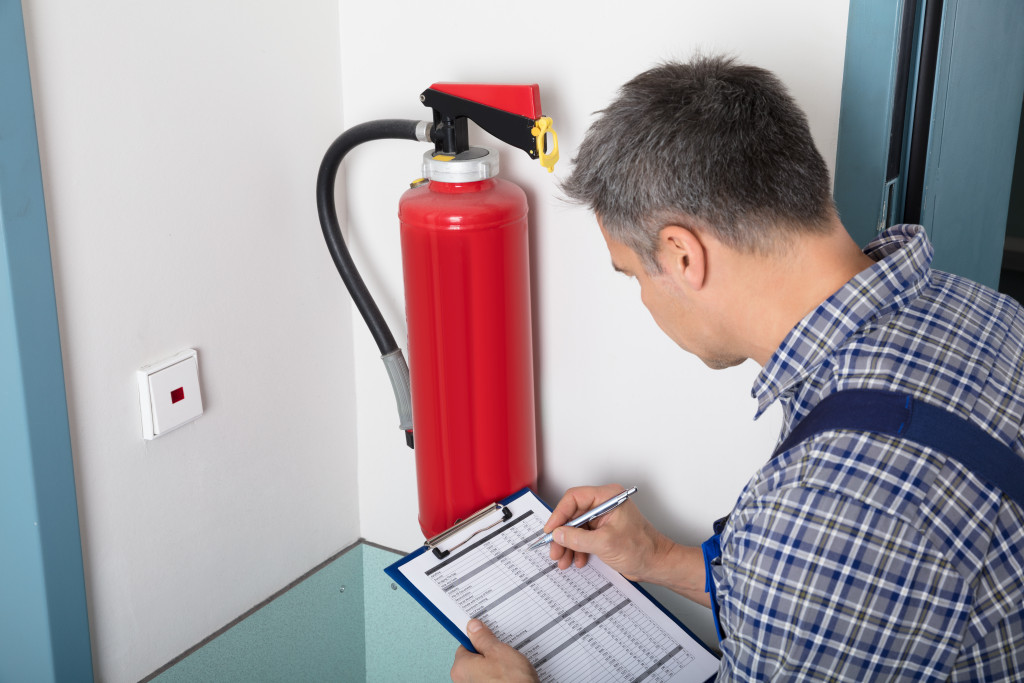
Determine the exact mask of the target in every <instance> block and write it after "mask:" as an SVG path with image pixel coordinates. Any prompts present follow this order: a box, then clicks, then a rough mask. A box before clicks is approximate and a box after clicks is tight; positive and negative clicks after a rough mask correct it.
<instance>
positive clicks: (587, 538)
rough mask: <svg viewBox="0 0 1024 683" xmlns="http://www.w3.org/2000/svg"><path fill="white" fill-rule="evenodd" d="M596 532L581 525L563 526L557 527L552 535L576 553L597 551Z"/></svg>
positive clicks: (557, 541)
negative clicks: (580, 526)
mask: <svg viewBox="0 0 1024 683" xmlns="http://www.w3.org/2000/svg"><path fill="white" fill-rule="evenodd" d="M594 533H595V532H593V531H590V530H588V529H581V528H579V527H571V526H562V527H558V528H557V529H555V530H554V531H553V532H552V536H553V538H554V539H555V543H557V544H558V545H560V546H562V547H563V548H568V549H569V550H572V551H574V552H575V553H596V552H597V548H596V547H595V545H596V539H595V538H594ZM598 554H600V553H598Z"/></svg>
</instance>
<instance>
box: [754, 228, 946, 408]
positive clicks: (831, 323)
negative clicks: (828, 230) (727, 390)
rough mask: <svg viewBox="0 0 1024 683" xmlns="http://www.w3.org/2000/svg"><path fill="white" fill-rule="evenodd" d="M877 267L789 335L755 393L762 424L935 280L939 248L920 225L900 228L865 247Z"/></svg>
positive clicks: (854, 280)
mask: <svg viewBox="0 0 1024 683" xmlns="http://www.w3.org/2000/svg"><path fill="white" fill-rule="evenodd" d="M864 253H865V254H867V255H868V256H869V257H871V258H872V259H874V260H875V261H876V263H875V265H873V266H871V267H870V268H868V269H867V270H864V271H863V272H861V273H858V274H857V275H856V276H854V277H853V278H852V279H851V280H850V281H849V282H847V283H846V284H845V285H843V286H842V287H841V288H840V289H839V291H837V292H836V293H835V294H833V295H832V296H830V297H829V298H828V299H826V300H825V301H823V302H822V303H821V304H820V305H819V306H818V307H817V308H816V309H814V310H813V311H812V312H811V313H809V314H808V315H807V316H806V317H805V318H804V319H803V320H801V321H800V322H799V323H798V324H797V325H796V327H794V328H793V329H792V330H790V331H789V334H787V335H786V337H785V339H783V340H782V344H780V345H779V348H778V349H776V351H775V353H774V354H773V355H772V357H771V358H770V359H769V360H768V363H766V364H765V366H764V368H762V369H761V372H760V373H759V374H758V376H757V379H756V380H755V381H754V386H753V388H752V389H751V391H750V393H751V396H753V397H754V398H755V399H757V404H758V408H757V413H756V414H755V415H754V419H755V420H756V419H757V418H758V417H760V416H761V414H762V413H764V411H765V410H766V409H767V408H768V406H770V405H771V404H772V403H774V402H775V400H776V399H778V398H779V397H780V396H781V395H783V394H785V393H786V392H788V391H791V390H793V389H794V388H795V387H796V386H797V385H799V384H800V383H801V382H803V381H804V380H805V379H806V378H807V377H809V376H810V375H811V374H812V373H813V372H814V370H815V369H816V368H817V367H818V366H819V365H820V364H821V363H822V362H824V361H825V360H826V359H828V358H829V357H831V356H832V354H833V353H834V352H835V351H836V349H838V348H839V346H840V345H841V344H842V343H843V342H845V341H846V339H847V338H848V337H849V336H850V335H851V334H853V333H854V331H856V330H857V329H858V328H860V327H861V326H862V325H863V324H864V323H865V322H866V321H868V320H870V319H872V318H878V317H880V316H882V315H885V314H887V313H890V312H892V311H894V310H897V309H898V308H900V307H901V306H902V305H903V304H904V303H906V302H907V301H909V300H911V299H913V298H914V297H916V296H917V295H918V294H919V293H920V291H921V288H922V287H923V286H924V285H925V283H926V282H927V281H928V279H929V271H930V267H931V261H932V254H933V253H934V250H933V248H932V245H931V243H930V242H929V241H928V236H927V235H926V234H925V231H924V228H923V227H921V226H920V225H896V226H893V227H891V228H889V229H888V230H886V231H884V232H882V233H881V234H879V235H878V237H877V238H876V239H875V240H874V241H873V242H871V243H870V244H869V245H868V246H867V247H865V248H864Z"/></svg>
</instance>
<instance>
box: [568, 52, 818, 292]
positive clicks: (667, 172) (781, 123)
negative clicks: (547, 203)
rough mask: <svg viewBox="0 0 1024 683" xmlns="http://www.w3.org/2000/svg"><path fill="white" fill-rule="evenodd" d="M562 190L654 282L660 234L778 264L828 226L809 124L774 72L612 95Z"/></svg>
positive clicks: (684, 74)
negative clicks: (797, 242) (691, 233)
mask: <svg viewBox="0 0 1024 683" xmlns="http://www.w3.org/2000/svg"><path fill="white" fill-rule="evenodd" d="M599 113H600V114H601V116H600V118H598V119H597V120H596V121H595V122H594V123H593V124H592V125H591V126H590V129H589V130H588V131H587V134H586V137H585V138H584V140H583V143H582V145H581V146H580V149H579V153H578V154H577V156H576V158H575V159H574V160H573V162H574V164H575V167H574V169H573V172H572V175H571V176H570V177H569V178H568V179H567V180H566V181H565V182H564V183H563V184H562V189H563V190H564V191H565V193H566V194H567V195H568V196H569V198H570V199H572V200H574V201H576V202H579V203H581V204H583V205H585V206H587V207H588V208H590V209H591V210H592V211H593V212H594V213H595V214H596V215H597V217H598V218H599V219H600V220H601V224H602V225H603V226H604V228H605V230H606V231H608V234H609V235H610V236H611V237H612V238H613V239H615V240H617V241H619V242H622V243H623V244H625V245H626V246H628V247H630V248H631V249H632V250H633V251H635V252H636V253H637V254H638V255H639V256H640V258H641V260H642V262H643V264H644V266H645V268H647V269H648V271H649V272H659V271H660V267H659V266H658V262H657V251H658V234H659V232H660V231H661V229H662V228H663V227H665V226H667V225H673V224H676V225H683V226H687V227H692V228H695V229H697V230H698V231H699V230H701V229H703V230H706V231H708V232H710V233H712V234H713V235H714V237H715V238H716V239H718V240H719V241H721V242H722V243H724V244H726V245H728V246H730V247H731V248H733V249H736V250H738V251H741V252H745V253H763V254H769V253H776V252H777V251H778V250H779V249H780V247H781V245H782V244H784V242H785V241H786V238H787V237H788V236H789V235H791V234H794V233H799V232H810V233H816V234H823V233H825V232H827V231H828V230H829V229H830V219H831V217H832V216H833V215H834V211H835V206H834V204H833V202H832V195H831V182H830V180H829V174H828V167H827V166H826V165H825V161H824V160H823V159H822V157H821V154H819V153H818V150H817V149H816V148H815V146H814V140H813V139H812V138H811V132H810V128H809V127H808V125H807V118H806V117H805V116H804V114H803V112H802V111H801V110H800V108H799V107H798V106H797V105H796V103H795V102H794V101H793V98H792V97H791V96H790V95H789V93H788V92H787V90H786V88H785V86H784V85H783V84H782V82H781V81H780V80H779V79H778V78H776V77H775V76H774V75H773V74H772V73H771V72H769V71H766V70H764V69H760V68H758V67H753V66H747V65H743V64H737V63H736V62H735V61H734V60H733V59H732V58H726V57H704V56H697V57H695V58H694V59H693V60H692V61H691V62H689V63H687V64H679V63H665V64H662V65H660V66H657V67H655V68H653V69H650V70H648V71H645V72H644V73H642V74H640V75H639V76H637V77H635V78H634V79H632V80H631V81H629V82H628V83H626V84H625V85H624V86H622V88H621V89H620V90H619V96H618V98H617V99H616V100H615V101H614V102H612V103H611V104H610V105H609V106H608V108H606V109H604V110H603V111H602V112H599Z"/></svg>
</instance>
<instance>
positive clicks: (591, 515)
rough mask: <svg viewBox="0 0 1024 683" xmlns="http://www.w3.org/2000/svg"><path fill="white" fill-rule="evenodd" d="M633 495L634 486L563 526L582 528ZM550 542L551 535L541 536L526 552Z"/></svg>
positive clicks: (634, 491)
mask: <svg viewBox="0 0 1024 683" xmlns="http://www.w3.org/2000/svg"><path fill="white" fill-rule="evenodd" d="M634 493H636V487H635V486H634V487H633V488H630V489H626V490H625V491H623V492H622V493H620V494H619V495H617V496H613V497H611V498H609V499H608V500H606V501H605V502H603V503H601V504H600V505H598V506H597V507H596V508H594V509H592V510H590V511H588V512H584V513H583V514H582V515H580V516H579V517H577V518H576V519H574V520H572V521H571V522H566V523H565V524H564V525H563V526H571V527H577V526H583V525H584V524H586V523H587V522H589V521H590V520H592V519H596V518H598V517H600V516H601V515H606V514H608V513H609V512H611V511H612V510H614V509H615V508H617V507H619V506H620V505H622V504H623V503H625V502H626V501H627V500H629V497H630V496H632V495H633V494H634ZM551 541H552V536H551V534H544V536H542V537H541V539H540V540H539V541H537V542H536V543H534V544H533V545H531V546H530V547H529V548H527V550H533V549H534V548H539V547H541V546H542V545H548V544H549V543H551Z"/></svg>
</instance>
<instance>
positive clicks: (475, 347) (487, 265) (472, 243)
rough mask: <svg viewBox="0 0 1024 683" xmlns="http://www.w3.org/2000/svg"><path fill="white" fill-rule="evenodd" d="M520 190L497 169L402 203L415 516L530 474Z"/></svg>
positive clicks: (456, 514)
mask: <svg viewBox="0 0 1024 683" xmlns="http://www.w3.org/2000/svg"><path fill="white" fill-rule="evenodd" d="M526 214H527V204H526V195H525V193H524V192H523V191H522V189H520V188H519V187H518V186H517V185H515V184H514V183H511V182H509V181H506V180H502V179H500V178H489V179H486V180H480V181H476V182H438V181H430V182H429V183H428V184H425V185H421V186H419V187H415V188H413V189H410V190H408V191H406V192H405V194H404V195H403V196H402V198H401V200H400V202H399V219H400V221H401V241H402V265H403V270H404V275H405V302H406V319H407V324H408V330H409V345H408V349H409V371H410V379H411V385H412V412H413V424H414V432H415V450H416V474H417V486H418V493H419V521H420V527H421V529H422V530H423V533H424V535H425V536H426V537H427V538H430V537H432V536H435V535H437V534H439V533H441V532H442V531H445V530H446V529H448V528H449V527H451V526H452V525H453V524H454V523H456V522H457V521H458V520H460V519H465V518H467V517H468V516H470V515H471V514H473V513H474V512H476V511H477V510H479V509H481V508H483V507H484V506H486V505H489V504H490V503H493V502H495V501H498V500H501V499H502V498H504V497H506V496H508V495H509V494H511V493H514V492H515V491H518V490H519V489H521V488H523V487H524V486H535V484H536V480H537V454H536V438H537V437H536V427H535V414H534V393H533V351H532V348H533V347H532V344H533V342H532V334H531V322H530V270H529V237H528V232H527V219H526Z"/></svg>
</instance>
